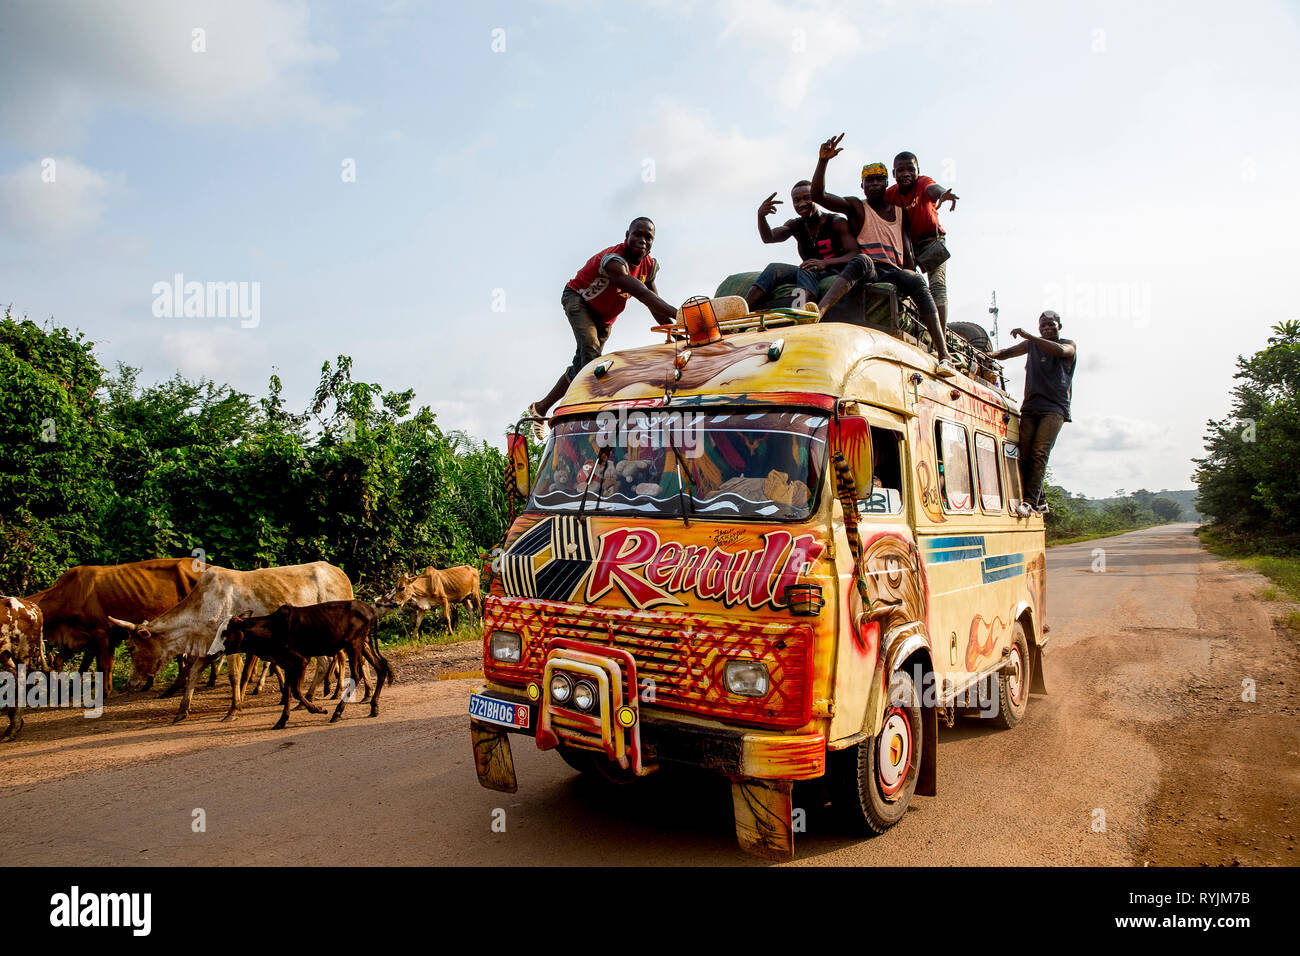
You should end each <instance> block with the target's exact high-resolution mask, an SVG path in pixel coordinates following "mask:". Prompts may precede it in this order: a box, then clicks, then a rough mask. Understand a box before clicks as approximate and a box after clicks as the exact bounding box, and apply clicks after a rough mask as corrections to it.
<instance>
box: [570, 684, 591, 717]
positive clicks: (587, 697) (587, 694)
mask: <svg viewBox="0 0 1300 956" xmlns="http://www.w3.org/2000/svg"><path fill="white" fill-rule="evenodd" d="M573 703H574V705H575V706H576V707H577V708H578V710H591V708H592V705H593V704H595V703H596V688H594V687H592V686H591V684H590V683H589V682H588V681H585V680H580V681H578V686H577V687H575V688H573Z"/></svg>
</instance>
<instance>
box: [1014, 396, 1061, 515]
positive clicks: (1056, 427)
mask: <svg viewBox="0 0 1300 956" xmlns="http://www.w3.org/2000/svg"><path fill="white" fill-rule="evenodd" d="M1064 424H1065V416H1064V415H1058V414H1057V413H1056V412H1021V413H1020V487H1021V490H1022V492H1023V493H1024V500H1025V501H1027V502H1029V503H1030V504H1031V505H1036V504H1038V499H1039V498H1040V497H1041V496H1042V493H1043V476H1044V475H1046V474H1047V459H1048V457H1049V456H1050V455H1051V454H1052V446H1053V445H1055V444H1056V436H1057V435H1059V434H1060V433H1061V426H1062V425H1064Z"/></svg>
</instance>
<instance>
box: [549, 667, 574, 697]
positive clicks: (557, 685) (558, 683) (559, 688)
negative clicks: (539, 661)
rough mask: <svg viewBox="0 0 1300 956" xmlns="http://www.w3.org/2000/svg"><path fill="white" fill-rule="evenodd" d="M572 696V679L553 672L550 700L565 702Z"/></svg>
mask: <svg viewBox="0 0 1300 956" xmlns="http://www.w3.org/2000/svg"><path fill="white" fill-rule="evenodd" d="M572 696H573V681H571V680H569V678H567V677H565V676H564V675H563V674H555V675H553V676H552V677H551V700H553V701H555V702H556V703H557V704H563V703H567V702H568V700H569V698H570V697H572Z"/></svg>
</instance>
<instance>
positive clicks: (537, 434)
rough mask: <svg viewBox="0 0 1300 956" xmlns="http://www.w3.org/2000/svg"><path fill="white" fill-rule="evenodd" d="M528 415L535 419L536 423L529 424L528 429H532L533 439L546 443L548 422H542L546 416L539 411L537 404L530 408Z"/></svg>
mask: <svg viewBox="0 0 1300 956" xmlns="http://www.w3.org/2000/svg"><path fill="white" fill-rule="evenodd" d="M528 414H529V415H530V416H531V417H532V418H533V419H535V420H534V421H532V422H529V425H528V427H529V428H531V429H532V432H533V439H534V440H535V441H539V442H544V441H546V422H545V421H542V420H540V419H545V418H546V416H545V415H543V414H542V413H541V412H539V411H538V410H537V403H536V402H534V403H533V404H531V405H529V406H528Z"/></svg>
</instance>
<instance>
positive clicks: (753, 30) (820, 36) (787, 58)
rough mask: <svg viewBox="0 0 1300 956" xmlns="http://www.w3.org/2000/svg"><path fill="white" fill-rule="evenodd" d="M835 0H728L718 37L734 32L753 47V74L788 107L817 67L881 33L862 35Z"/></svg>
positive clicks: (871, 43) (870, 45)
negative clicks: (792, 0)
mask: <svg viewBox="0 0 1300 956" xmlns="http://www.w3.org/2000/svg"><path fill="white" fill-rule="evenodd" d="M840 6H841V5H840V4H838V3H832V2H828V0H811V2H802V3H793V4H787V3H782V2H780V0H727V2H726V3H724V4H723V7H722V16H723V18H724V19H725V21H726V26H725V27H724V29H723V31H722V35H721V37H720V38H719V39H720V40H721V41H722V42H724V43H725V42H728V41H729V40H731V38H733V37H735V38H737V39H739V40H740V41H741V42H743V43H745V44H746V45H748V46H750V47H751V48H753V50H754V63H755V68H754V76H755V78H756V80H757V81H758V82H759V83H761V84H763V85H766V86H767V87H768V88H769V90H770V92H771V93H772V95H773V96H775V98H776V100H777V103H778V105H780V106H783V107H786V108H793V107H797V106H800V105H802V104H803V103H804V101H805V100H806V99H807V98H808V93H809V91H810V89H811V87H812V82H813V79H814V77H815V76H816V74H817V73H818V72H819V71H820V70H824V69H826V68H827V67H829V66H831V65H832V64H834V63H835V62H836V61H837V60H841V59H843V58H845V57H849V56H860V55H862V54H864V53H866V52H868V51H869V50H871V49H874V48H876V47H878V46H879V45H880V43H881V42H882V41H883V39H884V37H883V35H882V34H876V35H874V36H872V37H871V38H870V39H868V38H867V37H864V35H863V33H862V31H861V30H859V29H858V27H857V25H856V24H855V23H854V22H853V21H852V20H850V19H849V18H848V17H846V16H845V15H844V14H843V13H842V12H841V9H840Z"/></svg>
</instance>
